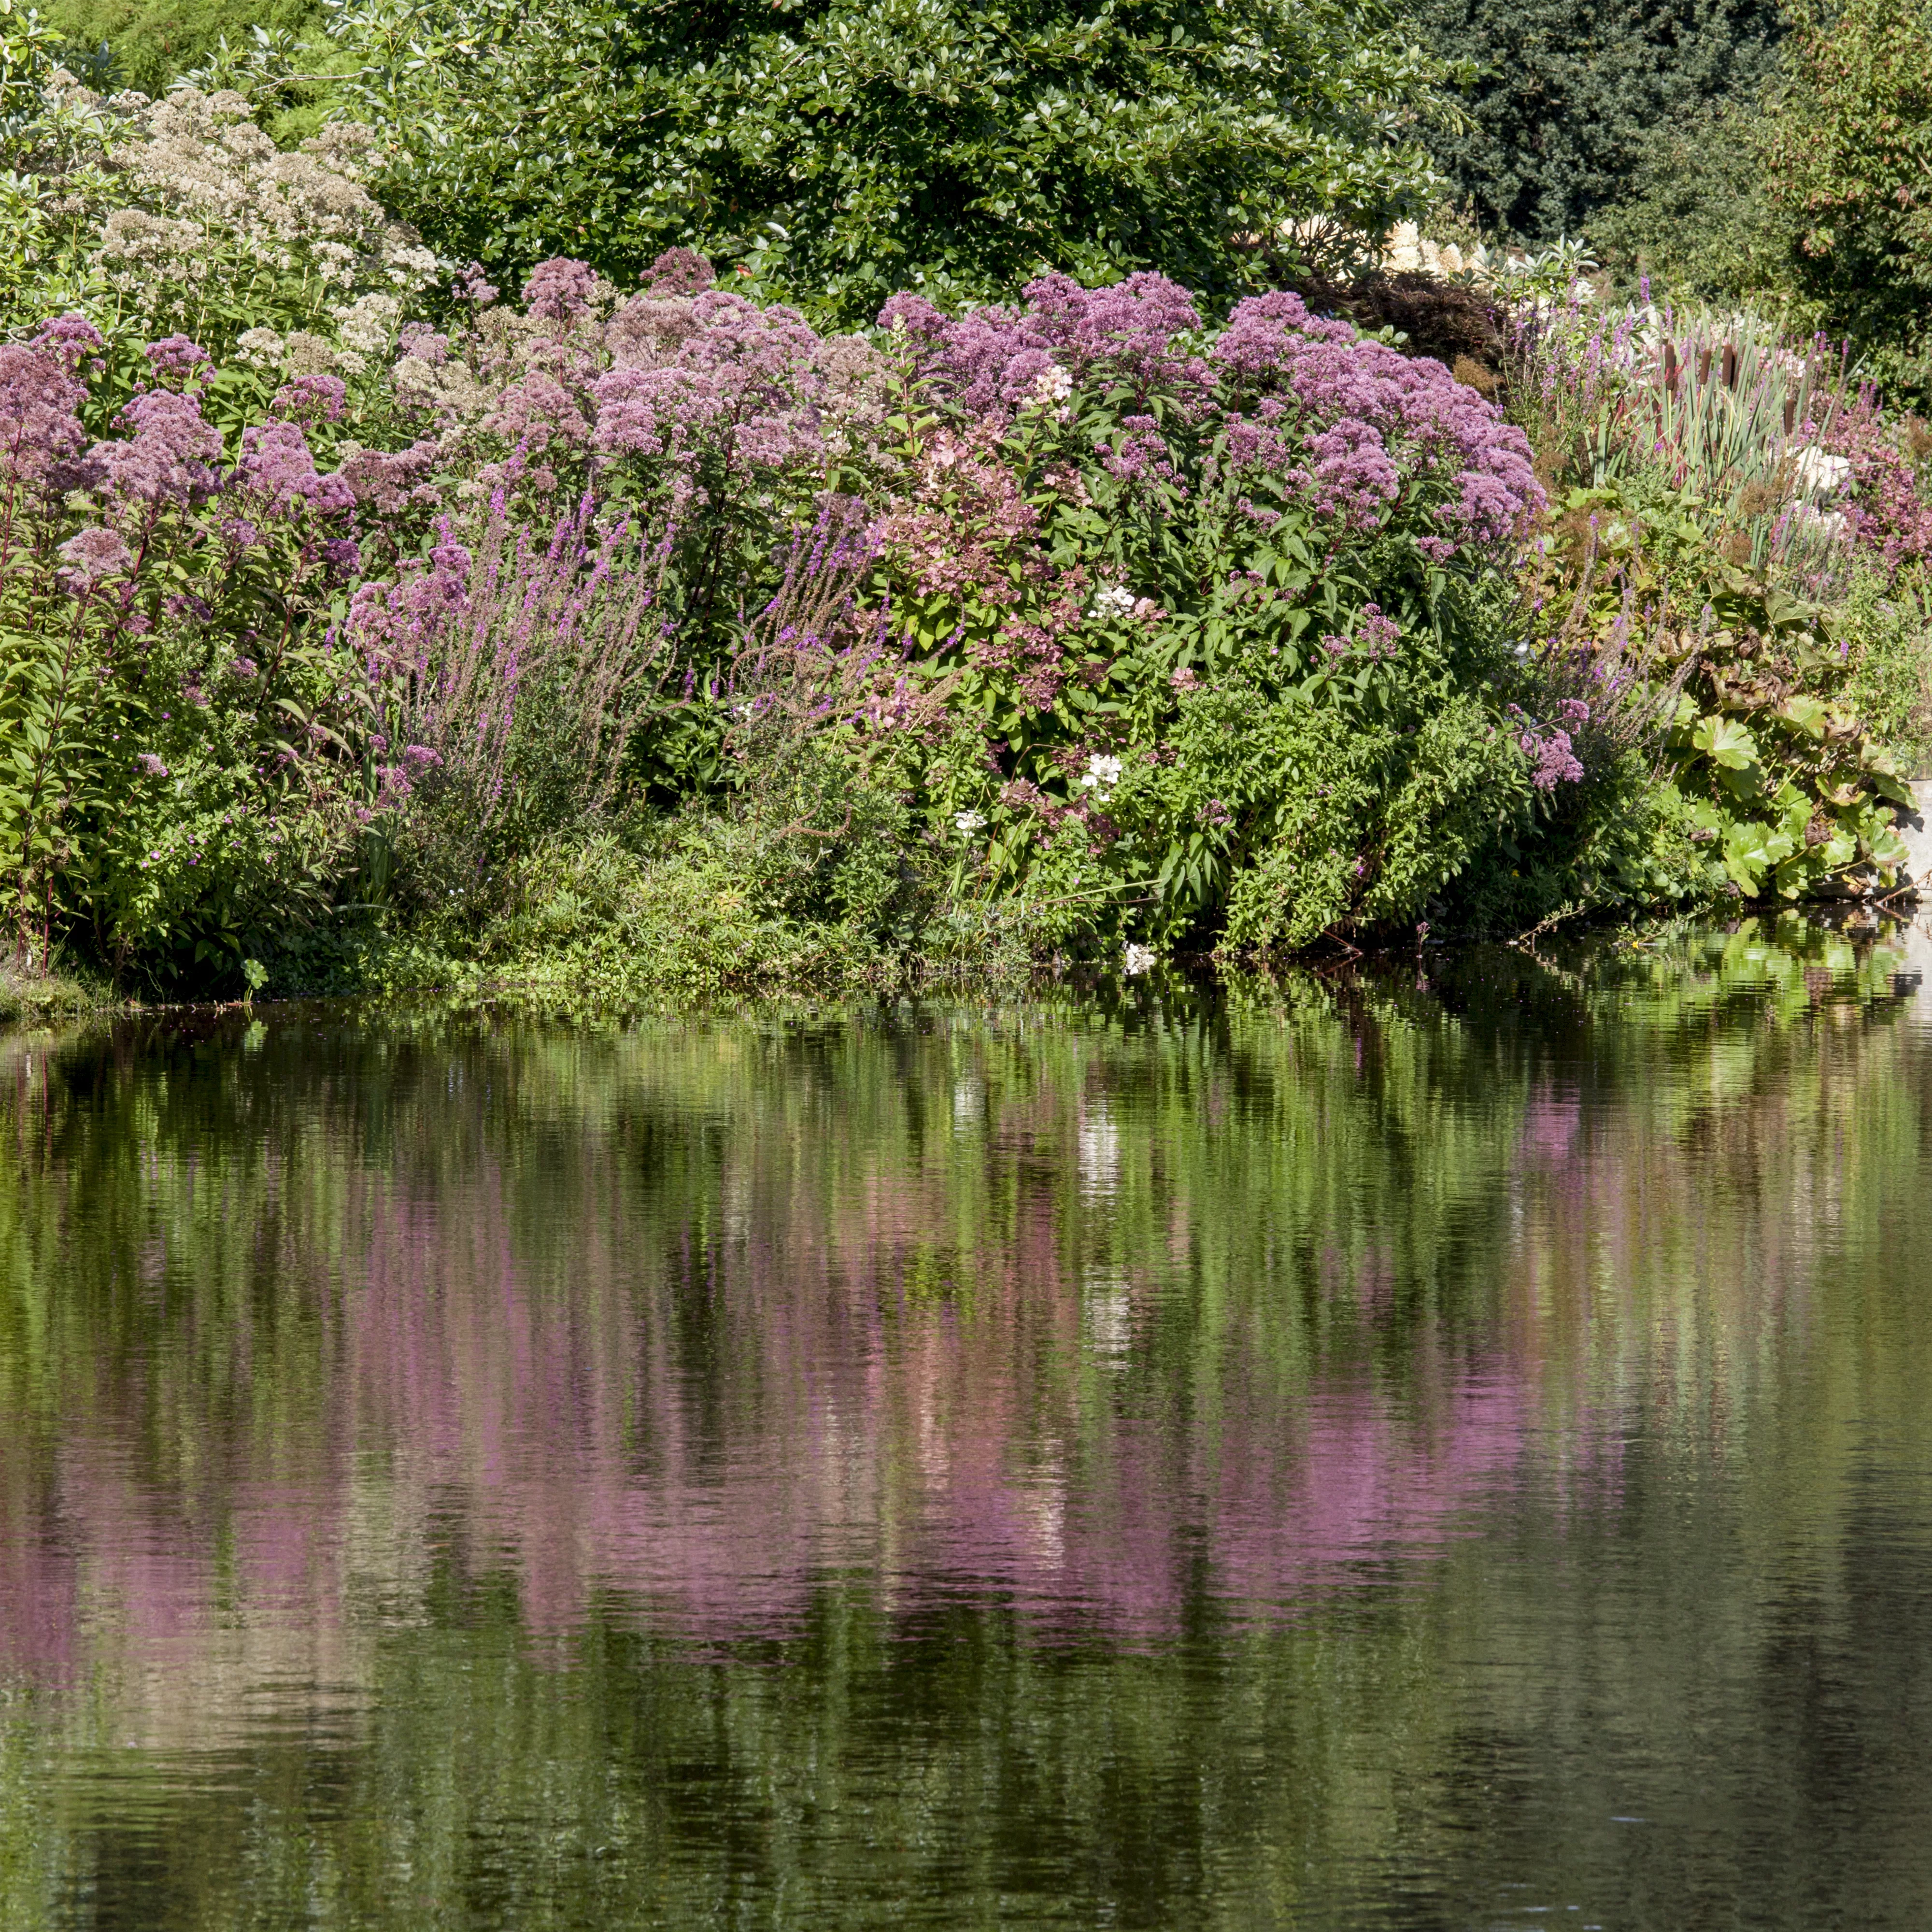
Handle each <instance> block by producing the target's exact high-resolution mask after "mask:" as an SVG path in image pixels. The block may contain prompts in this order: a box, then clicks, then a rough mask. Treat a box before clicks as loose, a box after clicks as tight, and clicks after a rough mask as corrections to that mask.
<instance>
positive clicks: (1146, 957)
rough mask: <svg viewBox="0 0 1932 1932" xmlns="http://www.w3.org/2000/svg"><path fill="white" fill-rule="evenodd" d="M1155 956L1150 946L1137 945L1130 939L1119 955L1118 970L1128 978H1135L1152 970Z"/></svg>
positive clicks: (1155, 959)
mask: <svg viewBox="0 0 1932 1932" xmlns="http://www.w3.org/2000/svg"><path fill="white" fill-rule="evenodd" d="M1156 961H1157V954H1156V953H1155V952H1154V948H1153V947H1151V946H1140V945H1137V944H1135V942H1134V941H1133V940H1131V939H1130V940H1129V941H1127V950H1126V952H1125V953H1123V954H1122V955H1121V971H1122V972H1124V974H1127V977H1128V978H1129V979H1130V980H1137V979H1139V977H1140V976H1141V975H1142V974H1143V973H1145V972H1148V971H1151V970H1152V968H1154V965H1155V963H1156Z"/></svg>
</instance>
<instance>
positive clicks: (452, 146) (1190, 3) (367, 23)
mask: <svg viewBox="0 0 1932 1932" xmlns="http://www.w3.org/2000/svg"><path fill="white" fill-rule="evenodd" d="M332 31H333V32H335V34H336V35H337V36H338V40H340V42H341V43H342V45H343V46H344V47H345V48H347V49H350V50H352V51H353V52H354V54H355V55H356V56H357V58H358V59H359V64H360V72H359V74H358V75H357V77H356V79H355V80H353V82H352V83H350V86H349V88H348V89H347V104H348V106H349V108H350V111H351V112H352V113H354V114H355V115H356V116H357V117H358V118H362V119H365V120H369V121H374V123H375V124H377V125H378V126H380V127H381V128H382V129H383V130H384V133H385V135H386V138H387V139H388V140H389V142H391V143H392V147H393V152H394V157H395V158H394V162H393V164H392V167H391V169H390V170H389V175H388V176H387V178H386V182H385V184H384V186H385V190H386V199H388V200H389V202H390V204H391V205H392V206H394V207H395V208H397V210H398V212H400V213H401V214H404V216H405V218H407V219H408V220H412V221H413V222H415V223H416V224H417V225H418V226H420V227H421V228H422V230H423V231H424V233H425V234H426V235H428V236H431V238H432V239H434V240H436V241H437V242H439V243H440V245H442V246H443V248H446V249H447V250H449V251H451V252H452V253H455V254H461V255H466V256H473V257H475V258H476V259H478V260H481V261H483V262H484V263H488V264H490V265H492V266H497V265H501V266H504V267H506V268H511V269H514V268H515V267H517V266H521V265H524V264H527V263H532V262H535V261H537V260H541V259H542V258H543V257H545V256H547V255H550V254H556V253H557V252H559V251H562V250H568V251H570V252H571V253H572V254H578V255H581V256H584V257H588V258H589V260H592V262H594V263H595V265H596V266H598V268H599V269H603V270H604V271H606V272H609V273H611V274H613V275H616V276H619V277H620V278H622V277H633V276H634V275H635V274H636V273H637V271H639V270H640V269H642V268H643V266H645V265H646V264H647V263H649V261H651V260H652V258H653V257H655V256H656V255H658V254H659V253H660V252H661V251H663V250H664V249H665V248H668V247H670V246H673V245H680V244H682V245H692V246H695V247H697V248H702V249H703V250H704V251H706V253H707V254H710V255H712V257H715V259H717V260H720V261H721V262H725V263H731V264H733V265H734V266H737V267H739V268H740V269H743V270H745V271H747V272H749V273H750V274H751V275H752V276H754V278H756V280H757V281H758V282H759V283H760V284H761V285H763V286H764V287H767V288H769V289H771V290H773V291H774V292H775V293H783V294H784V295H785V296H787V297H788V298H790V299H793V300H796V301H797V302H800V303H801V304H802V305H805V306H806V307H807V308H810V309H811V310H812V311H814V313H816V314H819V315H821V316H825V317H838V318H842V319H844V320H856V319H858V318H860V317H865V318H869V317H870V316H871V314H872V313H874V311H876V310H877V308H878V306H879V305H880V302H882V301H883V299H884V298H885V297H886V296H887V295H889V294H890V293H892V292H893V291H894V290H899V289H906V288H922V289H925V290H927V291H929V293H934V294H935V295H947V296H956V295H966V296H989V295H993V294H995V293H1002V292H1004V291H1007V290H1011V289H1013V287H1016V285H1017V284H1019V283H1021V282H1022V281H1025V280H1026V278H1028V276H1029V275H1032V274H1033V273H1034V272H1036V271H1037V270H1039V269H1042V268H1054V269H1064V270H1065V271H1067V272H1070V273H1071V274H1073V275H1076V276H1077V277H1079V278H1080V279H1081V280H1082V281H1086V282H1089V283H1093V282H1099V281H1111V280H1113V279H1115V278H1118V276H1120V275H1122V274H1124V273H1126V272H1129V271H1131V270H1133V269H1150V268H1151V269H1162V270H1164V271H1165V272H1167V273H1169V274H1170V275H1173V276H1175V277H1176V278H1178V279H1180V280H1182V281H1186V282H1187V283H1188V284H1190V286H1192V287H1195V288H1196V289H1198V290H1202V292H1203V293H1205V294H1207V295H1208V296H1209V297H1210V299H1217V298H1225V297H1226V296H1229V295H1231V294H1232V293H1234V292H1235V290H1238V289H1239V288H1241V287H1243V286H1244V285H1247V284H1251V283H1253V282H1254V281H1257V280H1259V279H1261V278H1263V277H1264V276H1265V275H1266V273H1267V272H1268V267H1269V265H1268V262H1267V260H1266V257H1267V256H1268V253H1269V249H1268V242H1271V241H1273V240H1274V239H1275V238H1277V237H1279V236H1280V235H1281V233H1283V228H1284V224H1285V223H1287V222H1289V220H1297V219H1299V220H1304V221H1313V220H1319V219H1320V218H1322V217H1331V218H1335V219H1338V220H1340V221H1341V222H1343V223H1347V224H1349V225H1352V226H1356V227H1358V228H1367V229H1379V228H1381V227H1382V226H1385V224H1386V223H1388V222H1389V221H1390V220H1392V219H1394V218H1396V217H1398V216H1400V214H1403V213H1404V212H1405V211H1410V210H1412V209H1413V208H1415V207H1417V206H1418V205H1420V204H1421V200H1422V199H1423V198H1424V196H1426V195H1427V193H1428V192H1429V191H1430V190H1431V188H1432V187H1433V181H1432V178H1431V176H1430V171H1429V169H1428V166H1427V161H1426V160H1425V157H1424V154H1423V153H1422V151H1421V148H1420V147H1419V146H1418V144H1417V142H1416V139H1415V136H1416V133H1417V130H1418V127H1419V124H1420V120H1421V116H1422V115H1424V113H1427V112H1428V111H1430V110H1432V107H1433V94H1432V82H1433V78H1434V76H1435V72H1436V70H1435V68H1434V67H1433V64H1432V63H1431V62H1430V59H1429V58H1427V56H1426V55H1424V53H1423V52H1421V49H1419V48H1418V47H1416V46H1413V45H1412V44H1411V43H1410V41H1409V37H1408V36H1407V35H1406V34H1405V32H1404V31H1403V30H1402V29H1401V28H1400V27H1399V26H1397V23H1396V22H1395V20H1394V17H1393V15H1392V14H1391V12H1390V10H1388V8H1387V7H1386V6H1385V5H1383V4H1382V0H1370V4H1367V5H1361V4H1355V0H1221V4H1219V5H1204V4H1200V0H757V4H753V0H559V4H556V5H550V6H546V7H541V8H538V9H532V8H530V7H529V6H527V5H526V4H525V0H346V4H344V5H343V6H342V7H341V9H340V10H339V12H338V16H337V19H336V21H335V25H334V27H333V28H332Z"/></svg>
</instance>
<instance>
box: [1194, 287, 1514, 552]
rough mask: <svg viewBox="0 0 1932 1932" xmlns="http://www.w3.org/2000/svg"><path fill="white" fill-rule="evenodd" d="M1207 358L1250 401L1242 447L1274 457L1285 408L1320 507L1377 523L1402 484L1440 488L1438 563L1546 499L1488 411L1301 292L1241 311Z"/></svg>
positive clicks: (1504, 533)
mask: <svg viewBox="0 0 1932 1932" xmlns="http://www.w3.org/2000/svg"><path fill="white" fill-rule="evenodd" d="M1208 359H1209V360H1210V361H1211V362H1212V363H1214V365H1215V366H1216V368H1217V369H1218V370H1220V371H1221V373H1222V374H1223V377H1224V380H1226V383H1227V384H1228V385H1229V390H1230V392H1231V397H1232V398H1234V399H1239V398H1244V397H1247V396H1253V398H1256V402H1257V404H1258V407H1257V408H1256V427H1255V428H1254V429H1253V430H1251V431H1248V432H1247V437H1248V439H1249V440H1248V441H1247V443H1244V444H1243V445H1241V447H1242V448H1243V449H1248V450H1252V451H1253V452H1254V453H1255V454H1256V455H1257V456H1260V457H1263V458H1276V459H1277V460H1278V454H1277V453H1278V451H1279V447H1280V444H1279V439H1280V435H1281V430H1280V425H1281V424H1282V422H1283V413H1281V411H1280V410H1279V409H1275V410H1271V408H1270V407H1269V405H1270V404H1271V403H1276V404H1288V405H1289V406H1290V407H1292V410H1293V413H1295V416H1297V417H1298V419H1299V421H1300V422H1301V425H1302V428H1303V431H1304V444H1305V447H1306V449H1307V452H1308V454H1307V478H1308V482H1309V484H1310V489H1311V490H1312V492H1313V500H1314V502H1315V504H1316V508H1318V509H1319V510H1321V511H1324V512H1325V513H1327V514H1333V515H1335V516H1337V517H1340V518H1341V519H1342V520H1343V521H1344V522H1345V523H1349V524H1351V525H1353V526H1357V527H1364V526H1368V525H1370V524H1373V523H1375V522H1376V521H1377V520H1379V518H1380V517H1382V514H1384V512H1385V510H1386V508H1387V507H1388V505H1391V504H1393V503H1394V502H1396V500H1397V498H1398V497H1399V496H1400V495H1401V493H1402V492H1403V488H1404V487H1405V484H1406V483H1409V484H1413V483H1414V482H1417V481H1428V482H1431V483H1433V484H1439V485H1440V486H1442V488H1441V494H1442V500H1441V502H1439V504H1438V505H1436V507H1435V508H1434V512H1433V513H1434V515H1435V517H1436V520H1438V522H1439V523H1440V525H1441V526H1442V531H1441V533H1440V534H1439V535H1437V536H1436V537H1435V538H1434V539H1433V550H1435V552H1436V553H1437V554H1438V555H1439V556H1445V557H1446V556H1448V554H1450V553H1452V550H1453V547H1454V544H1456V543H1457V542H1458V541H1475V542H1478V543H1483V544H1497V543H1502V542H1505V541H1508V540H1509V539H1510V538H1512V537H1514V536H1516V535H1520V533H1521V532H1522V531H1523V528H1524V527H1525V525H1526V523H1527V521H1528V520H1529V517H1531V516H1532V514H1534V512H1535V511H1536V509H1537V508H1539V507H1540V506H1541V504H1542V502H1543V501H1544V492H1543V488H1542V486H1541V484H1539V483H1538V481H1537V480H1536V475H1535V470H1534V469H1533V467H1532V463H1531V459H1530V450H1529V441H1528V440H1527V439H1526V437H1524V435H1523V432H1522V431H1520V430H1519V429H1517V428H1514V427H1513V426H1512V425H1509V424H1507V423H1505V422H1503V421H1502V418H1501V416H1500V415H1499V413H1498V411H1497V410H1496V408H1495V407H1494V406H1493V404H1490V403H1487V402H1486V401H1484V399H1483V398H1481V396H1479V395H1477V393H1476V392H1475V390H1473V389H1469V388H1467V387H1466V386H1464V385H1463V384H1462V383H1458V382H1457V380H1455V378H1454V377H1453V376H1451V374H1450V373H1449V371H1448V370H1447V369H1445V368H1444V367H1443V366H1442V364H1441V363H1439V362H1432V361H1430V360H1428V359H1426V358H1412V357H1409V356H1401V355H1398V354H1397V353H1396V351H1395V350H1392V349H1390V348H1388V347H1385V345H1384V344H1381V343H1379V342H1369V341H1362V340H1361V338H1358V336H1357V335H1355V332H1354V330H1352V329H1350V328H1349V327H1348V326H1346V324H1344V323H1339V322H1333V321H1328V320H1323V319H1322V318H1319V317H1311V316H1310V314H1309V313H1308V311H1307V305H1306V304H1304V302H1302V301H1301V298H1300V297H1299V296H1294V295H1289V294H1286V293H1277V294H1274V295H1266V296H1250V298H1249V299H1247V301H1245V302H1241V303H1240V304H1238V305H1237V306H1236V308H1235V312H1234V314H1232V316H1231V317H1229V322H1228V326H1227V327H1226V329H1224V330H1223V332H1222V333H1221V335H1220V336H1219V337H1218V338H1217V339H1216V341H1214V344H1213V345H1212V347H1211V348H1210V349H1209V350H1208ZM1231 419H1232V411H1231ZM1235 446H1236V445H1235V442H1234V440H1233V438H1232V422H1231V450H1232V449H1233V448H1235Z"/></svg>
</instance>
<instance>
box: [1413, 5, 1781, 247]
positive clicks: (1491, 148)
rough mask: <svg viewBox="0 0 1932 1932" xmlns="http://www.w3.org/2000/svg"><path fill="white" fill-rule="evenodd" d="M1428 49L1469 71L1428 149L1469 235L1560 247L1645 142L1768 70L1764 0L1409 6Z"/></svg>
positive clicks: (1772, 13)
mask: <svg viewBox="0 0 1932 1932" xmlns="http://www.w3.org/2000/svg"><path fill="white" fill-rule="evenodd" d="M1409 11H1410V15H1411V17H1412V19H1413V20H1415V23H1416V24H1417V26H1418V28H1419V29H1420V30H1421V31H1422V32H1423V33H1424V36H1425V37H1426V38H1427V40H1429V42H1430V45H1431V46H1433V48H1434V49H1435V50H1436V52H1438V53H1439V54H1440V55H1442V56H1444V57H1445V58H1446V59H1448V60H1451V61H1455V62H1465V63H1467V64H1468V66H1469V68H1470V69H1472V71H1473V72H1472V79H1471V81H1470V84H1469V87H1468V89H1467V91H1466V92H1465V93H1464V95H1463V106H1464V107H1465V108H1466V110H1467V112H1468V119H1467V121H1466V123H1465V124H1463V125H1462V126H1460V127H1456V126H1453V125H1449V124H1440V125H1439V126H1438V127H1437V128H1436V130H1435V131H1434V133H1433V134H1432V136H1431V139H1430V145H1431V148H1432V151H1433V154H1434V156H1435V158H1436V162H1437V163H1438V165H1439V166H1440V167H1441V168H1442V171H1443V172H1445V174H1446V175H1448V176H1449V178H1450V179H1451V181H1452V182H1453V184H1454V188H1455V191H1456V193H1457V195H1458V196H1459V197H1460V198H1461V199H1463V201H1464V202H1466V204H1467V205H1468V206H1469V208H1470V210H1471V211H1472V213H1473V214H1475V217H1477V219H1478V220H1479V221H1480V222H1481V223H1482V224H1483V225H1484V226H1486V227H1489V228H1493V229H1499V230H1500V231H1502V233H1505V234H1509V235H1514V236H1520V237H1521V238H1523V239H1525V240H1529V241H1553V240H1555V239H1556V237H1557V236H1559V235H1565V234H1568V235H1574V234H1575V233H1577V231H1578V230H1579V229H1580V227H1581V226H1583V223H1584V221H1585V220H1586V217H1588V216H1589V214H1591V213H1592V211H1594V210H1595V209H1596V208H1599V207H1601V206H1603V205H1605V204H1606V203H1607V202H1613V201H1615V200H1616V199H1618V198H1619V196H1620V195H1621V194H1622V193H1624V192H1625V189H1626V187H1627V185H1628V182H1629V181H1630V178H1631V175H1632V174H1633V173H1634V171H1635V170H1636V169H1637V166H1638V164H1639V162H1640V160H1641V158H1642V157H1643V154H1644V151H1645V150H1646V144H1647V142H1649V140H1650V139H1652V138H1653V137H1654V133H1655V130H1657V129H1658V128H1660V127H1667V126H1670V125H1671V124H1674V123H1676V122H1679V121H1682V120H1683V119H1684V118H1685V116H1686V115H1688V114H1691V113H1694V112H1695V111H1696V110H1697V109H1699V108H1700V107H1702V106H1703V105H1704V104H1707V103H1709V102H1712V101H1717V100H1720V99H1722V98H1726V97H1728V96H1734V95H1738V94H1739V93H1741V92H1743V93H1748V92H1751V91H1752V90H1754V89H1755V88H1756V87H1757V86H1758V85H1759V84H1760V83H1761V82H1762V81H1763V80H1764V79H1765V78H1766V77H1767V76H1769V74H1771V73H1772V71H1774V69H1775V66H1776V63H1777V55H1778V40H1779V37H1780V34H1781V31H1782V29H1781V23H1780V11H1779V7H1778V4H1777V0H1601V4H1598V5H1590V6H1579V5H1577V0H1413V4H1412V6H1411V7H1410V9H1409Z"/></svg>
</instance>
